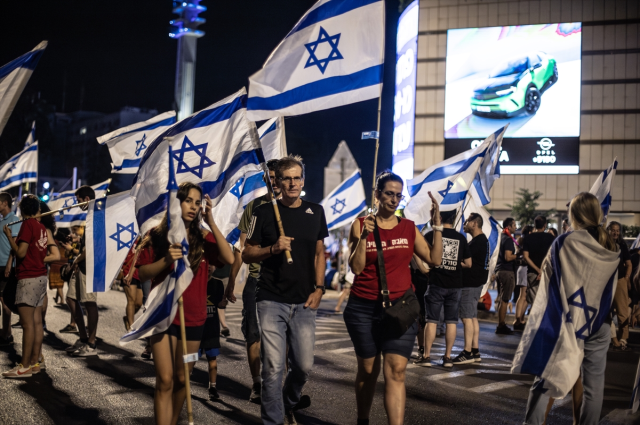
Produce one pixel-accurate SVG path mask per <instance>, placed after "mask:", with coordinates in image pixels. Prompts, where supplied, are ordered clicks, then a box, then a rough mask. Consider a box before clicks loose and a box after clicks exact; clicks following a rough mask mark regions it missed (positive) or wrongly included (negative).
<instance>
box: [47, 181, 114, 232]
mask: <svg viewBox="0 0 640 425" xmlns="http://www.w3.org/2000/svg"><path fill="white" fill-rule="evenodd" d="M110 183H111V179H107V180H105V181H103V182H102V183H98V184H96V185H93V186H91V187H92V188H93V190H94V191H95V192H96V199H98V198H103V197H105V196H107V190H108V189H109V184H110ZM75 192H76V191H75V190H74V189H72V190H67V191H65V192H62V193H60V194H59V195H58V196H56V197H55V198H53V199H51V201H49V202H47V206H48V207H49V208H51V210H52V211H53V210H58V209H60V208H65V207H69V206H71V205H75V204H77V203H78V200H77V199H76V195H75ZM55 218H56V226H58V227H72V226H84V225H85V221H86V220H87V212H86V211H83V210H82V208H80V207H74V208H70V209H68V210H65V211H63V213H62V214H59V213H57V214H56V215H55Z"/></svg>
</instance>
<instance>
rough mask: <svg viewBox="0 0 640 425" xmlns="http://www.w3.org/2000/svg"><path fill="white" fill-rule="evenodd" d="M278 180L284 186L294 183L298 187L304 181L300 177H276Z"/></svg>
mask: <svg viewBox="0 0 640 425" xmlns="http://www.w3.org/2000/svg"><path fill="white" fill-rule="evenodd" d="M278 180H280V181H281V182H283V183H286V184H291V183H294V184H296V185H299V184H300V183H302V181H303V180H304V179H303V178H302V177H278Z"/></svg>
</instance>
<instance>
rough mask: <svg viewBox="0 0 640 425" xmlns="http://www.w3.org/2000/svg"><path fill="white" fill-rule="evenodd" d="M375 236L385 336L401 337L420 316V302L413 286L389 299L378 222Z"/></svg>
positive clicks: (374, 231)
mask: <svg viewBox="0 0 640 425" xmlns="http://www.w3.org/2000/svg"><path fill="white" fill-rule="evenodd" d="M373 236H374V238H375V240H376V250H377V251H378V268H379V271H380V287H381V290H380V293H381V294H382V307H383V308H384V316H383V318H382V331H383V334H384V336H385V337H387V338H391V339H395V338H400V337H401V336H402V335H404V334H405V332H407V330H408V329H409V328H410V327H411V326H413V324H414V323H415V322H416V321H417V320H418V318H419V317H420V303H419V301H418V298H417V297H416V294H415V293H414V292H413V289H412V288H411V287H409V289H407V292H405V293H404V295H402V296H401V297H400V298H399V299H397V300H395V301H394V302H393V303H391V300H390V299H389V288H388V286H387V272H386V270H385V267H384V255H383V251H382V243H381V242H380V232H379V231H378V223H376V224H375V227H374V230H373Z"/></svg>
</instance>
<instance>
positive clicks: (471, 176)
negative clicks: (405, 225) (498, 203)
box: [404, 126, 507, 226]
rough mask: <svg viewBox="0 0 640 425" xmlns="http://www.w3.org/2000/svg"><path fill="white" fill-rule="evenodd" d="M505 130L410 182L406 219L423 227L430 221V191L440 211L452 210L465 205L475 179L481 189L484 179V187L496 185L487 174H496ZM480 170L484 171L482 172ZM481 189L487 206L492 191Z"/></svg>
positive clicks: (408, 185)
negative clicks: (487, 198)
mask: <svg viewBox="0 0 640 425" xmlns="http://www.w3.org/2000/svg"><path fill="white" fill-rule="evenodd" d="M506 128H507V127H506V126H505V127H503V128H501V129H499V130H498V131H496V132H495V133H493V134H491V135H490V136H489V137H487V138H486V139H485V140H484V142H483V143H481V144H480V145H479V146H477V147H476V148H474V149H470V150H468V151H465V152H462V153H460V154H458V155H456V156H453V157H451V158H449V159H445V160H444V161H442V162H439V163H438V164H435V165H433V166H432V167H429V168H428V169H426V170H425V171H424V172H422V174H420V175H419V176H418V177H416V178H414V179H412V180H409V181H408V182H407V188H408V192H409V195H411V200H410V201H409V203H408V205H407V207H406V208H405V209H404V214H405V216H406V217H407V218H408V219H410V220H413V221H414V222H415V223H416V225H417V226H423V225H424V224H426V223H427V221H429V219H430V216H429V214H430V210H431V198H429V194H428V192H431V193H432V194H433V196H434V197H435V198H436V200H437V201H438V202H439V203H440V210H441V211H452V210H455V209H457V208H460V207H461V206H462V204H463V202H464V200H465V198H466V197H467V194H468V192H469V189H470V187H471V186H472V185H473V186H475V184H474V181H476V179H478V180H479V181H480V183H479V184H478V186H480V187H482V183H481V181H482V179H485V185H488V184H493V181H492V180H491V178H487V177H486V174H485V173H486V172H487V170H488V171H489V172H492V173H493V174H495V169H497V165H496V167H494V168H492V167H493V164H494V156H497V155H496V152H497V153H499V152H500V146H501V144H502V137H503V135H504V132H505V131H506ZM495 160H497V158H495ZM481 167H484V168H483V169H482V170H481ZM492 170H493V171H492ZM493 174H492V175H493ZM476 190H477V187H476ZM480 190H481V191H482V192H483V196H482V197H484V198H485V199H484V200H482V204H484V201H485V200H486V197H487V196H488V194H489V192H488V190H486V191H485V190H484V189H480Z"/></svg>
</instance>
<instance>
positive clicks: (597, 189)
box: [589, 157, 618, 221]
mask: <svg viewBox="0 0 640 425" xmlns="http://www.w3.org/2000/svg"><path fill="white" fill-rule="evenodd" d="M617 169H618V157H616V158H614V160H613V164H611V165H610V166H609V168H607V169H606V170H604V171H603V172H602V173H600V175H599V176H598V178H597V179H596V182H595V183H594V184H593V186H591V190H589V193H591V194H592V195H595V197H596V198H598V201H600V206H601V207H602V213H603V214H604V220H605V221H606V220H607V215H609V209H610V208H611V188H612V187H613V179H615V177H616V170H617Z"/></svg>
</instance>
